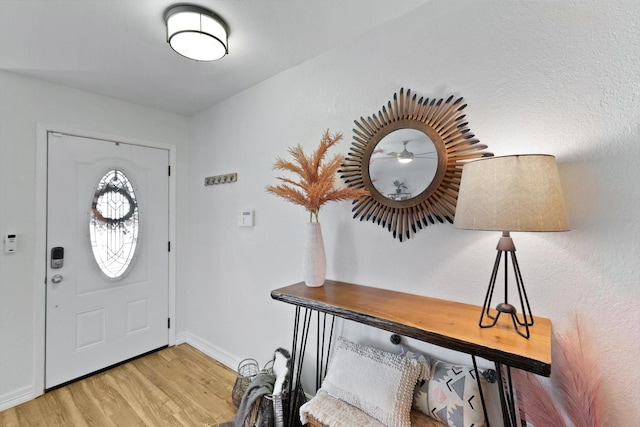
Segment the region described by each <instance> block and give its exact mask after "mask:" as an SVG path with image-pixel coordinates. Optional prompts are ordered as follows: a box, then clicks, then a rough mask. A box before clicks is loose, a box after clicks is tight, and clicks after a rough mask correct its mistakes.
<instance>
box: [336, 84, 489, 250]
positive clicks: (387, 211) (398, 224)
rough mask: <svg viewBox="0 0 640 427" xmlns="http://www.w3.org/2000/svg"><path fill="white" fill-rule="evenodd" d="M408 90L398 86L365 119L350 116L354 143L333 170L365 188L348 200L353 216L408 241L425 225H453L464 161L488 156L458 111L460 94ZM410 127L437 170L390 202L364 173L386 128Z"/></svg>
mask: <svg viewBox="0 0 640 427" xmlns="http://www.w3.org/2000/svg"><path fill="white" fill-rule="evenodd" d="M416 97H417V96H416V95H415V94H414V95H413V96H412V95H411V90H407V92H406V94H405V92H404V89H400V92H399V93H394V94H393V104H392V102H391V101H389V102H388V104H387V107H386V108H385V106H384V105H383V106H382V110H380V111H378V114H377V115H376V114H375V113H374V114H373V115H372V116H370V117H367V118H366V119H364V118H362V117H360V121H358V120H354V123H355V125H356V127H357V129H353V133H354V135H353V142H352V144H351V148H350V149H349V153H348V154H347V156H346V157H345V160H344V162H343V164H342V166H341V168H340V170H339V171H338V172H339V173H340V177H341V178H342V179H343V180H344V182H345V183H346V184H347V185H348V186H350V187H355V188H365V189H367V190H368V191H369V195H368V196H366V197H363V198H361V199H358V200H355V201H354V202H353V208H352V212H354V215H353V218H354V219H355V218H357V217H360V221H364V220H367V221H369V220H371V222H374V223H377V224H378V225H381V226H382V227H385V228H387V229H388V230H389V231H390V232H391V233H392V234H393V237H394V238H397V239H399V240H400V241H401V242H402V241H403V239H404V238H406V239H409V238H410V237H411V235H412V234H415V233H417V231H418V230H419V229H422V227H423V226H424V227H426V226H428V225H429V224H436V223H443V222H444V221H445V220H446V221H448V222H449V223H453V217H454V215H455V209H456V202H457V199H458V190H459V188H460V176H461V175H462V166H463V165H464V163H465V162H467V161H469V160H474V159H479V158H483V157H491V156H493V154H492V153H489V152H484V151H482V150H485V149H486V148H487V146H486V145H484V144H480V141H479V140H478V139H477V138H475V135H474V134H472V133H471V131H470V130H469V128H468V127H467V125H468V124H469V123H468V122H467V121H465V120H464V119H465V117H466V115H465V114H462V110H464V109H465V108H466V106H467V104H462V100H463V98H458V99H457V100H455V101H453V95H452V96H450V97H449V98H447V100H446V101H445V100H444V99H442V98H441V99H435V98H434V99H431V100H429V98H426V99H423V98H422V97H420V99H419V100H417V101H416ZM405 128H411V129H416V130H419V131H421V132H423V133H424V134H426V135H427V136H428V137H429V138H430V139H431V141H432V142H433V145H434V146H435V150H436V153H437V154H438V162H437V169H436V173H435V176H434V178H433V180H432V181H431V182H430V183H429V185H428V186H427V187H426V188H425V189H424V190H423V191H422V192H421V193H420V194H418V195H416V196H415V197H411V198H410V199H407V200H392V199H389V198H387V197H386V196H384V195H383V194H381V193H380V191H378V189H377V188H376V187H375V186H374V185H373V182H372V180H371V176H370V175H369V163H370V161H371V155H372V154H373V152H374V150H375V149H376V146H377V145H378V143H379V142H380V141H381V140H382V139H383V138H384V137H385V136H387V135H389V134H390V133H391V132H393V131H396V130H398V129H405Z"/></svg>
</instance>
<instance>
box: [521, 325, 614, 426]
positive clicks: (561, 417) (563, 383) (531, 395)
mask: <svg viewBox="0 0 640 427" xmlns="http://www.w3.org/2000/svg"><path fill="white" fill-rule="evenodd" d="M583 329H584V328H583V327H582V321H581V320H580V317H578V316H576V317H575V328H574V329H573V330H572V331H570V332H568V333H565V334H564V335H561V336H558V335H554V341H555V343H554V350H555V351H554V353H553V359H554V366H553V374H552V376H551V384H552V385H553V386H554V387H555V391H554V393H553V394H552V393H551V392H550V391H549V389H548V388H547V387H546V386H545V385H544V384H542V382H541V381H540V379H539V378H538V377H537V376H535V375H534V374H532V373H530V372H524V371H520V370H517V369H514V370H513V374H512V375H513V381H514V384H515V387H516V390H517V393H518V394H520V395H521V396H522V398H523V399H522V400H523V405H524V411H525V414H526V418H527V421H528V422H529V423H530V424H531V425H533V426H534V427H547V426H558V427H565V426H567V425H568V424H567V422H566V421H565V419H568V420H569V421H571V425H573V426H575V427H604V426H605V425H606V418H607V415H606V410H605V407H604V404H603V402H602V401H601V395H600V384H601V382H602V378H601V373H600V369H599V367H598V364H597V363H596V361H595V360H594V358H593V353H592V349H591V348H590V345H589V343H588V340H587V338H586V337H585V333H584V330H583ZM556 398H557V399H556Z"/></svg>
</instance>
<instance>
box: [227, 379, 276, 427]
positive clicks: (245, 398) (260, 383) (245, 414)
mask: <svg viewBox="0 0 640 427" xmlns="http://www.w3.org/2000/svg"><path fill="white" fill-rule="evenodd" d="M275 380H276V377H275V375H272V374H269V373H267V372H260V373H258V375H256V377H255V378H254V379H253V381H251V383H250V384H249V386H248V387H247V389H246V390H245V392H244V394H243V395H242V401H241V402H240V406H239V407H238V413H236V416H235V417H233V425H234V427H253V426H255V425H258V427H262V426H260V416H259V415H260V406H261V403H262V397H264V396H269V395H271V394H272V393H273V384H274V383H275ZM256 423H257V424H256Z"/></svg>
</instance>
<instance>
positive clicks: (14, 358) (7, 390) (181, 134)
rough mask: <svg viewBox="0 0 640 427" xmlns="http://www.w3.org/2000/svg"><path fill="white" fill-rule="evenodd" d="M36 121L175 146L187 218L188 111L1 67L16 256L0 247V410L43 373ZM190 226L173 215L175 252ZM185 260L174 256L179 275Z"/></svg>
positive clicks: (1, 121) (1, 146)
mask: <svg viewBox="0 0 640 427" xmlns="http://www.w3.org/2000/svg"><path fill="white" fill-rule="evenodd" d="M37 123H45V124H48V125H56V126H60V127H63V128H66V129H69V128H70V129H78V130H84V131H88V132H92V133H100V134H108V135H114V136H121V137H126V138H129V139H135V140H144V141H149V142H154V143H162V144H170V145H174V146H176V147H177V160H176V166H177V169H178V170H177V187H178V189H177V193H178V197H177V203H178V213H177V215H178V218H186V210H187V203H186V196H187V189H186V180H185V179H183V178H182V176H185V177H186V170H187V167H186V165H187V153H188V151H187V141H188V137H189V129H188V120H187V119H186V118H185V117H181V116H177V115H174V114H168V113H162V112H158V111H154V110H151V109H148V108H144V107H139V106H136V105H131V104H127V103H123V102H120V101H116V100H113V99H109V98H105V97H101V96H96V95H92V94H89V93H86V92H81V91H77V90H72V89H68V88H65V87H62V86H56V85H52V84H48V83H44V82H41V81H38V80H33V79H29V78H24V77H20V76H17V75H14V74H11V73H7V72H4V71H0V233H2V234H3V235H4V234H6V233H8V232H14V233H17V235H18V239H19V243H18V250H17V252H16V253H15V254H11V255H7V254H4V250H3V251H2V252H1V253H0V410H1V409H3V408H6V407H9V406H12V405H14V404H16V403H19V402H22V401H25V400H28V399H30V398H31V397H33V395H34V394H37V393H39V392H40V391H41V390H37V389H35V388H37V387H35V384H37V383H38V382H42V378H35V377H34V376H35V375H36V374H35V373H34V370H37V369H40V370H41V371H42V369H43V367H40V368H38V367H37V366H35V364H36V363H37V359H38V358H42V357H43V355H42V354H40V353H41V350H42V348H39V347H42V344H43V343H42V342H41V341H42V337H38V336H36V334H35V333H34V331H36V329H37V327H36V326H37V325H36V324H35V322H36V320H35V319H38V318H42V316H41V315H40V316H39V315H38V313H37V311H38V310H43V309H44V307H43V306H36V305H35V304H36V302H35V298H36V292H35V289H36V287H37V286H44V284H43V279H44V277H41V276H42V275H43V272H44V265H43V266H42V269H41V270H34V265H35V261H34V260H35V259H37V258H40V257H43V256H44V255H43V254H41V253H36V237H37V236H36V228H37V227H36V225H37V224H36V223H37V217H38V216H39V215H41V213H38V212H36V206H37V200H36V187H37V183H36V175H37V173H38V171H36V167H37V166H39V165H38V164H37V162H36V124H37ZM181 194H182V196H181ZM40 202H42V201H40ZM187 228H188V227H187V225H186V223H184V221H180V220H178V223H177V236H178V242H176V245H175V247H176V248H178V250H179V248H180V247H184V246H186V245H184V243H182V242H180V241H179V238H180V236H182V235H185V236H186V234H187V231H186V230H187ZM185 255H186V254H185ZM183 264H184V256H183V257H181V256H180V255H179V254H178V257H177V271H178V275H179V274H180V271H184V269H183V267H182V266H183ZM178 281H179V280H178ZM177 301H178V317H179V319H178V324H177V331H178V332H182V333H183V334H184V329H185V323H184V322H183V323H180V320H182V319H184V310H182V309H181V307H182V306H181V304H183V303H184V297H183V295H182V294H180V293H178V295H177ZM181 314H182V316H181ZM34 387H35V388H34Z"/></svg>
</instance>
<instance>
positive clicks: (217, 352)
mask: <svg viewBox="0 0 640 427" xmlns="http://www.w3.org/2000/svg"><path fill="white" fill-rule="evenodd" d="M186 343H187V344H189V345H190V346H193V347H195V348H197V349H198V350H200V351H201V352H203V353H204V354H206V355H207V356H209V357H211V358H213V359H215V360H217V361H218V362H220V363H222V364H223V365H225V366H226V367H228V368H230V369H233V370H234V371H235V370H237V369H238V364H239V363H240V362H241V361H242V359H241V358H239V357H236V356H234V355H233V354H230V353H228V352H226V351H224V350H223V349H221V348H220V347H218V346H216V345H214V344H211V343H210V342H208V341H207V340H205V339H203V338H201V337H199V336H197V335H194V334H191V333H188V332H187V333H186Z"/></svg>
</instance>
